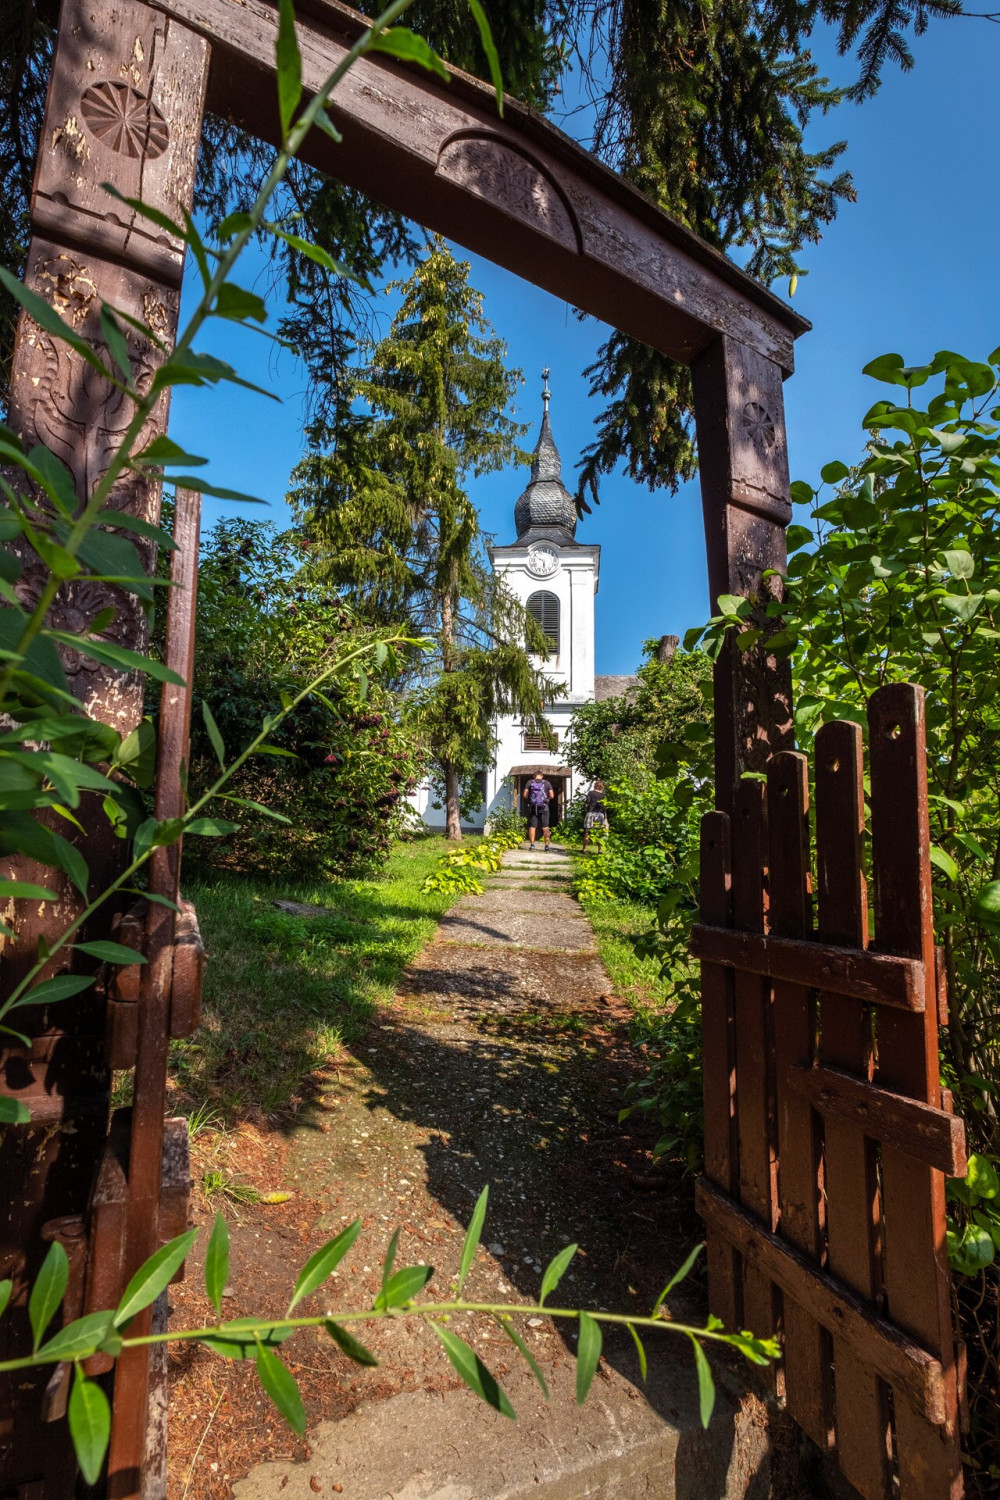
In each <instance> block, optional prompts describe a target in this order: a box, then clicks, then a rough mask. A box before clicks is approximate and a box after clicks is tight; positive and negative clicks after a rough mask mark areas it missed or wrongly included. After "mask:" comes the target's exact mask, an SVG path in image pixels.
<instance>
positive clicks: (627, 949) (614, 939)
mask: <svg viewBox="0 0 1000 1500" xmlns="http://www.w3.org/2000/svg"><path fill="white" fill-rule="evenodd" d="M566 847H567V848H568V849H570V851H571V852H572V853H573V854H574V855H575V859H574V865H575V869H576V873H577V874H579V873H580V871H581V870H583V869H585V868H586V861H587V859H588V856H587V855H586V854H582V853H581V852H580V851H579V849H578V848H575V847H574V845H573V843H572V842H571V841H570V840H569V839H567V840H566ZM581 905H582V906H583V909H584V911H585V912H586V913H587V916H588V917H589V918H590V923H591V926H592V927H593V929H594V936H595V938H596V939H597V951H598V953H599V954H600V957H601V962H602V963H603V965H604V967H605V968H606V969H607V971H608V976H609V978H610V979H611V982H612V984H613V985H614V987H615V991H616V993H617V994H619V995H621V997H622V999H624V1000H627V1001H628V1002H629V1004H630V1005H631V1006H632V1007H633V1009H634V1010H635V1012H636V1015H637V1016H639V1017H641V1018H643V1019H647V1018H648V1017H649V1016H650V1014H651V1013H652V1012H654V1011H659V1010H662V1009H663V1007H664V1006H665V1005H667V1004H668V1002H669V1000H670V985H669V983H668V982H666V981H664V980H662V979H661V978H660V975H659V967H660V966H659V964H658V963H657V962H656V961H655V960H654V959H649V958H640V957H639V956H638V954H637V953H636V951H635V949H634V948H633V946H632V943H631V941H630V939H631V938H633V937H637V936H638V935H639V933H641V932H648V931H649V929H650V928H651V927H652V925H653V919H654V915H655V913H654V912H653V910H652V908H651V907H649V906H643V905H642V904H641V903H640V902H638V901H625V900H622V899H621V898H620V897H617V896H609V897H607V898H606V899H603V900H600V901H597V900H589V901H586V902H581Z"/></svg>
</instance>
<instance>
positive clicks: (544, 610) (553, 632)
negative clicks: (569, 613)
mask: <svg viewBox="0 0 1000 1500" xmlns="http://www.w3.org/2000/svg"><path fill="white" fill-rule="evenodd" d="M527 607H528V614H529V615H530V616H531V618H532V619H533V620H537V621H538V623H539V625H540V626H541V627H542V630H543V631H544V632H545V635H546V637H547V639H548V642H549V645H550V646H551V647H552V650H553V652H554V653H555V655H556V656H558V655H559V598H558V596H557V595H556V594H551V593H549V591H548V589H540V590H539V592H538V593H537V594H532V596H531V598H530V599H529V600H528V606H527Z"/></svg>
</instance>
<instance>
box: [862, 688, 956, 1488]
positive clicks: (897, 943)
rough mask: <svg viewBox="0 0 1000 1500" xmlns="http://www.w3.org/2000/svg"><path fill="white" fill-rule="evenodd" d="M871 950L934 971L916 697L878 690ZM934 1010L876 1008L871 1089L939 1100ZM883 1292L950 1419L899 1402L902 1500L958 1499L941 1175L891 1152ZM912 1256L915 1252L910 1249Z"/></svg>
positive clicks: (908, 691) (885, 1185) (872, 740)
mask: <svg viewBox="0 0 1000 1500" xmlns="http://www.w3.org/2000/svg"><path fill="white" fill-rule="evenodd" d="M868 721H869V756H870V769H871V783H872V798H871V806H872V866H873V877H874V879H873V885H874V907H875V942H876V944H877V946H878V947H879V948H880V949H882V950H883V951H886V952H889V953H898V954H902V955H904V956H906V957H912V958H919V959H921V960H922V961H923V963H924V965H925V967H926V971H927V974H928V976H933V974H934V972H935V953H934V928H933V913H932V906H931V881H930V860H929V848H930V830H929V820H928V812H927V776H926V766H925V731H924V698H923V692H922V691H921V690H920V689H919V688H915V687H912V686H910V685H909V684H906V683H894V684H892V685H890V686H888V687H884V688H880V689H879V691H878V692H877V693H875V694H874V695H873V697H872V700H871V703H870V705H869V714H868ZM937 1025H938V1017H937V1007H936V1006H935V1005H928V1006H927V1008H926V1010H925V1012H924V1014H923V1015H904V1014H903V1013H902V1012H892V1011H889V1010H885V1011H881V1012H880V1013H879V1017H878V1082H879V1084H880V1085H881V1086H882V1087H883V1088H888V1089H893V1090H895V1091H896V1092H897V1093H900V1094H906V1095H909V1096H910V1097H911V1098H914V1099H920V1100H922V1101H924V1102H926V1103H929V1104H933V1105H937V1104H939V1103H940V1085H939V1072H938V1045H937ZM882 1197H883V1210H884V1234H885V1290H886V1296H887V1304H888V1314H889V1316H890V1318H891V1319H892V1321H893V1322H894V1323H896V1324H898V1325H899V1327H901V1328H903V1329H904V1330H905V1331H906V1332H907V1333H909V1334H911V1335H912V1336H913V1337H914V1338H915V1339H917V1340H918V1342H919V1343H921V1344H922V1345H923V1346H924V1348H926V1349H928V1350H929V1351H930V1352H931V1353H932V1354H935V1355H937V1356H938V1357H939V1358H940V1360H941V1363H942V1365H943V1367H944V1371H945V1379H946V1382H947V1389H948V1407H949V1413H950V1415H949V1420H948V1421H947V1422H946V1423H945V1424H944V1425H943V1426H941V1427H936V1426H932V1425H930V1424H929V1423H928V1422H926V1421H925V1420H924V1419H923V1418H922V1417H920V1416H918V1415H917V1413H916V1412H914V1411H913V1409H912V1408H911V1407H910V1406H909V1405H908V1403H907V1402H905V1401H904V1400H902V1399H901V1398H898V1397H897V1400H896V1404H895V1427H896V1439H897V1442H896V1446H897V1453H898V1471H899V1496H900V1500H955V1497H957V1496H960V1495H961V1494H962V1474H961V1460H960V1452H959V1439H958V1433H957V1430H956V1429H957V1389H956V1386H957V1381H956V1374H955V1363H954V1350H953V1347H952V1335H951V1314H950V1307H949V1294H948V1288H949V1283H948V1265H947V1259H946V1256H945V1247H944V1228H945V1203H944V1177H943V1175H942V1174H941V1173H940V1172H938V1171H934V1170H932V1169H930V1168H928V1167H926V1166H924V1165H922V1164H921V1163H919V1162H917V1161H915V1160H914V1159H913V1158H912V1157H910V1156H907V1155H904V1154H903V1153H902V1152H901V1151H899V1150H898V1149H897V1148H895V1147H893V1146H890V1145H888V1144H886V1145H885V1146H884V1147H883V1149H882ZM915 1248H916V1250H917V1251H918V1253H916V1254H915V1253H914V1250H915Z"/></svg>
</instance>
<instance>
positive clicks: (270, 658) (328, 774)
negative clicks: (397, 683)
mask: <svg viewBox="0 0 1000 1500" xmlns="http://www.w3.org/2000/svg"><path fill="white" fill-rule="evenodd" d="M382 634H384V632H382ZM380 640H381V635H380V633H379V632H378V631H373V630H371V629H368V628H363V627H360V626H358V625H357V624H356V622H355V621H354V620H353V619H352V617H351V615H350V613H349V611H348V610H347V609H346V608H345V606H344V604H343V603H342V602H341V600H340V599H339V598H338V596H337V595H336V593H334V592H332V591H331V590H330V588H329V587H326V586H324V585H322V584H321V583H319V582H318V581H317V580H316V579H315V575H314V574H313V573H312V571H311V569H310V568H309V566H308V548H307V547H306V546H305V544H304V543H303V540H302V538H301V537H300V536H299V535H298V534H297V533H295V532H285V533H280V534H279V532H278V531H277V528H276V527H275V526H274V525H273V524H271V523H270V522H260V521H246V520H233V521H222V522H220V523H219V524H218V525H217V526H216V527H215V528H214V529H213V531H212V532H211V533H210V535H209V537H208V540H207V544H206V548H205V552H204V555H203V559H202V565H201V575H200V582H199V599H198V634H197V637H196V654H195V674H194V684H195V693H196V696H197V697H198V698H199V699H200V702H201V714H200V716H196V719H195V724H194V730H193V735H192V760H191V787H192V789H193V790H195V791H201V790H202V789H203V788H204V787H206V786H207V785H209V784H210V783H211V781H212V780H213V779H214V777H215V776H216V775H217V770H216V766H217V763H218V762H219V760H221V759H223V758H224V755H225V749H226V746H229V747H230V748H236V747H240V748H242V747H243V746H244V745H245V744H246V743H247V742H248V740H249V739H250V738H251V737H252V735H253V733H254V732H255V729H256V727H257V726H258V725H259V724H261V723H262V722H263V721H265V720H266V719H268V718H273V717H274V716H275V715H276V714H277V713H279V712H280V710H281V707H282V704H283V702H285V701H287V699H288V698H289V696H290V695H291V694H293V693H294V692H296V690H297V689H298V688H299V687H300V686H301V684H302V683H303V681H305V680H307V679H308V678H309V677H310V676H313V675H315V674H316V673H317V672H318V671H320V670H322V668H323V666H324V665H325V664H328V663H329V662H331V661H337V660H339V659H341V658H343V657H344V656H345V655H346V654H347V653H349V652H351V651H353V650H355V649H357V647H358V646H359V645H368V646H370V650H371V652H372V654H373V655H375V654H376V653H377V651H378V649H379V644H380ZM199 718H200V722H199ZM271 744H272V745H273V746H274V747H275V748H277V749H280V750H281V751H283V752H284V753H283V754H281V755H278V756H275V755H267V756H256V757H254V758H253V759H252V760H250V761H248V762H247V763H246V765H245V766H244V767H243V768H242V769H241V771H240V772H239V774H238V775H237V776H235V777H234V778H233V779H232V780H231V782H230V784H229V786H228V787H227V789H226V794H225V795H226V798H227V799H228V800H229V805H230V807H232V808H233V809H234V810H237V811H238V814H239V818H240V823H239V827H238V829H237V830H236V831H234V832H233V833H232V834H231V835H230V836H229V837H227V838H225V839H223V840H220V841H218V842H217V843H213V844H212V845H208V846H206V847H205V851H204V852H203V853H201V861H200V862H201V863H202V864H204V865H208V866H212V867H221V866H225V865H230V866H234V867H236V868H240V869H245V870H249V871H256V872H259V873H262V874H268V875H275V876H276V875H289V876H293V877H297V876H300V875H310V874H314V873H316V872H317V871H322V872H325V873H327V874H339V873H341V872H342V871H344V870H347V869H351V868H366V867H367V868H376V867H378V866H379V865H380V864H383V863H384V862H385V860H386V859H387V858H388V853H389V849H390V846H391V843H392V840H393V838H394V837H395V836H396V835H397V834H398V833H399V831H400V830H401V828H402V826H403V817H404V809H405V806H406V803H405V797H406V793H407V792H408V791H409V790H410V789H411V788H412V787H413V786H414V785H415V783H416V780H417V777H418V775H419V772H420V769H421V767H420V763H419V761H418V760H417V759H416V757H415V755H414V752H413V748H412V741H411V738H410V736H409V735H408V734H407V733H406V731H405V730H404V729H403V727H402V726H401V724H400V722H399V714H398V711H397V704H396V700H395V695H394V694H393V693H392V692H390V691H389V690H388V689H387V688H386V687H384V686H382V685H381V684H380V683H379V682H378V680H377V679H376V680H372V679H370V678H369V677H368V676H367V674H366V675H365V676H364V677H351V678H343V679H341V680H339V681H336V682H334V683H332V684H331V685H330V686H329V687H328V688H327V689H325V690H324V691H322V692H317V693H315V694H313V695H312V696H311V697H310V698H309V699H308V700H307V701H306V702H305V703H303V704H302V705H301V707H300V708H299V710H298V712H297V713H296V714H295V715H294V717H293V718H290V719H287V720H286V721H285V722H284V723H283V724H282V726H281V727H280V728H279V729H277V730H275V732H274V733H273V734H272V736H271Z"/></svg>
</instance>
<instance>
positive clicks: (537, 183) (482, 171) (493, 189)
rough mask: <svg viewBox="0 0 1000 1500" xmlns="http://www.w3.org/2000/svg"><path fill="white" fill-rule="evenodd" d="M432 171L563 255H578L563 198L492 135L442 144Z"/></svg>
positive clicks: (530, 163)
mask: <svg viewBox="0 0 1000 1500" xmlns="http://www.w3.org/2000/svg"><path fill="white" fill-rule="evenodd" d="M438 172H439V174H440V175H441V176H442V177H446V178H447V179H448V180H449V181H450V182H455V183H458V184H459V185H460V186H461V187H463V188H465V189H466V190H467V191H468V192H470V193H474V194H475V195H476V197H477V198H485V199H486V200H487V201H488V202H490V203H493V204H495V205H496V207H497V208H499V209H501V210H503V211H504V212H506V213H509V214H513V215H514V217H515V218H518V219H520V220H521V222H522V223H524V224H530V225H531V226H532V227H533V228H535V229H538V230H540V231H541V232H542V234H545V235H547V236H548V237H549V239H552V240H556V241H557V242H558V243H559V244H561V245H565V246H566V248H567V249H568V250H574V251H579V248H580V235H579V231H578V228H577V225H576V221H575V219H574V217H573V214H572V211H571V210H570V207H569V204H568V203H567V202H566V199H565V198H564V196H563V194H562V193H561V192H560V190H559V189H558V188H557V187H556V185H555V184H554V183H553V182H552V181H551V179H550V178H549V177H547V176H546V174H545V172H543V170H542V168H541V167H540V166H539V165H538V164H537V163H536V162H534V161H532V160H531V158H530V157H528V156H527V155H525V154H524V153H523V152H521V151H516V150H514V149H513V148H512V147H511V146H509V145H508V144H507V143H506V141H503V140H501V139H500V138H499V137H498V136H494V135H488V134H483V135H479V136H459V137H458V139H456V140H451V141H448V142H447V144H446V145H445V147H444V149H443V150H442V152H441V157H440V160H439V161H438Z"/></svg>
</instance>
